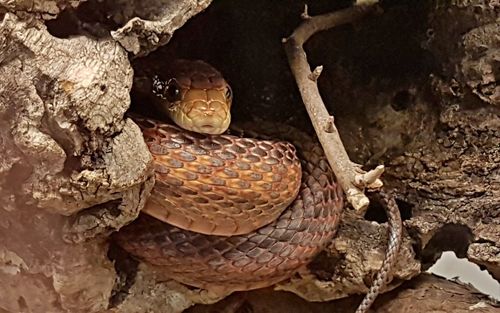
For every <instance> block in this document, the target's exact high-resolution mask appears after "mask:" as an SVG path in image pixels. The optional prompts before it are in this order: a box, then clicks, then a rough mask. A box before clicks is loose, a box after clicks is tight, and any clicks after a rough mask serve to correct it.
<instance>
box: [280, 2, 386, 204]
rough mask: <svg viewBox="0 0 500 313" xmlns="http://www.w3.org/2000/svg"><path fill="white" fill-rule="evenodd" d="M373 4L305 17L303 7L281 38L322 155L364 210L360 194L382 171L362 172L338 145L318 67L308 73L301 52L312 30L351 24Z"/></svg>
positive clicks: (375, 185)
mask: <svg viewBox="0 0 500 313" xmlns="http://www.w3.org/2000/svg"><path fill="white" fill-rule="evenodd" d="M376 8H377V7H376V6H375V5H373V3H370V4H363V5H361V4H359V5H357V6H354V7H352V8H348V9H345V10H341V11H336V12H332V13H328V14H323V15H318V16H309V14H308V13H307V6H306V8H305V11H304V13H303V14H302V18H303V19H304V21H303V22H302V24H301V25H300V26H299V27H297V28H296V29H295V31H294V32H293V33H292V34H291V35H290V36H289V37H288V38H286V39H283V43H284V45H285V51H286V54H287V57H288V62H289V63H290V68H291V70H292V72H293V75H294V76H295V80H296V82H297V85H298V87H299V91H300V94H301V96H302V100H303V102H304V105H305V107H306V109H307V113H308V114H309V117H310V118H311V122H312V124H313V126H314V129H315V131H316V133H317V135H318V139H319V141H320V143H321V145H322V146H323V149H324V150H325V154H326V157H327V159H328V162H329V163H330V166H331V167H332V170H333V171H334V172H335V175H336V176H337V179H338V181H339V184H340V185H341V186H342V189H343V190H344V192H345V194H346V197H347V201H349V203H351V205H352V206H353V207H354V208H355V209H356V210H357V211H358V212H364V211H365V210H366V208H367V207H368V204H369V203H370V202H369V200H368V198H367V197H366V195H365V194H364V189H365V187H369V188H379V187H381V186H382V182H381V180H380V179H379V177H380V175H381V174H382V173H383V171H384V167H383V165H379V166H378V167H377V168H376V169H374V170H372V171H370V172H368V173H364V172H362V171H361V172H360V169H359V168H356V166H355V164H354V163H353V162H351V160H350V159H349V156H348V155H347V152H346V150H345V148H344V145H343V144H342V141H341V139H340V136H339V133H338V131H337V128H336V127H335V124H334V123H333V120H334V119H333V116H331V115H330V114H329V113H328V111H327V110H326V108H325V105H324V103H323V100H322V99H321V95H320V94H319V90H318V85H317V79H318V77H319V75H320V74H321V70H322V67H321V66H318V67H316V69H315V70H314V71H313V72H311V67H310V66H309V63H308V62H307V56H306V53H305V51H304V48H303V45H304V43H305V42H306V41H307V40H308V39H309V38H310V37H311V36H312V35H314V34H315V33H317V32H319V31H322V30H326V29H329V28H332V27H335V26H338V25H342V24H346V23H352V22H354V21H356V20H358V19H360V18H362V17H364V16H366V15H367V14H368V13H371V12H374V11H375V9H376Z"/></svg>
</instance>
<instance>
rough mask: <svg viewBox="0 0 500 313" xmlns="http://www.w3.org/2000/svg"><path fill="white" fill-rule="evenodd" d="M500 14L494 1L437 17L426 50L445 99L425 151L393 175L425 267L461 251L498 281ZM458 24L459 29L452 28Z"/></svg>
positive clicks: (412, 153) (396, 163)
mask: <svg viewBox="0 0 500 313" xmlns="http://www.w3.org/2000/svg"><path fill="white" fill-rule="evenodd" d="M499 9H500V7H499V5H498V3H496V4H495V2H488V1H476V2H474V3H472V4H471V3H470V2H469V1H464V2H463V3H462V2H459V3H457V4H456V5H455V6H451V7H449V8H437V9H436V10H434V11H433V12H432V13H431V14H430V16H429V21H430V24H429V29H428V31H427V34H428V35H429V38H428V39H427V40H426V41H425V42H423V46H424V47H425V48H426V49H428V50H429V51H430V52H431V53H433V55H435V56H436V57H437V58H438V62H439V64H441V69H442V72H441V75H434V76H433V77H432V80H431V86H432V88H433V93H434V94H436V95H437V96H438V97H439V99H441V101H440V103H439V105H440V109H439V112H438V119H437V120H436V124H435V125H434V127H435V129H436V132H435V133H433V134H432V136H429V138H428V139H427V141H426V142H421V143H420V144H421V146H420V147H417V146H415V147H414V148H413V149H411V150H408V151H407V152H406V153H405V154H404V155H402V156H400V157H398V158H396V159H394V160H392V161H391V163H392V164H391V171H390V175H391V176H392V177H394V178H396V179H397V180H401V181H402V183H403V184H402V186H405V187H403V188H400V189H401V193H402V194H404V195H405V196H404V200H405V201H407V202H408V203H410V204H411V205H412V206H414V207H415V211H414V216H415V217H414V218H412V219H410V220H409V221H407V224H406V225H407V227H408V229H409V231H410V232H412V233H413V234H416V236H417V237H418V240H419V245H420V246H421V247H422V250H423V252H424V253H423V256H424V260H423V261H424V263H427V264H428V263H431V262H432V261H433V260H435V259H436V258H437V257H438V256H439V255H440V253H441V251H442V250H454V251H455V252H456V253H457V255H458V256H459V257H467V258H468V259H469V260H470V261H472V262H474V263H476V264H478V265H481V266H482V267H483V268H486V269H487V270H488V271H489V272H490V274H492V275H493V277H494V278H496V279H497V280H500V257H499V252H500V244H499V238H500V220H499V217H500V178H499V177H500V175H499V171H500V166H499V164H500V145H499V144H498V143H499V142H500V114H499V109H500V107H499V106H500V97H499V95H500V87H499V83H498V75H497V74H498V73H497V71H498V64H499V62H500V61H499V60H500V27H499V24H498V21H496V20H495V17H496V16H498V10H499ZM452 19H455V20H458V21H460V22H457V23H452V24H450V23H448V22H446V21H450V20H452ZM462 21H463V23H462ZM450 25H452V29H451V30H450ZM456 43H458V44H456ZM456 47H460V48H459V49H457V48H456ZM424 147H425V148H424ZM444 238H449V239H450V240H443V239H444ZM440 241H441V242H440Z"/></svg>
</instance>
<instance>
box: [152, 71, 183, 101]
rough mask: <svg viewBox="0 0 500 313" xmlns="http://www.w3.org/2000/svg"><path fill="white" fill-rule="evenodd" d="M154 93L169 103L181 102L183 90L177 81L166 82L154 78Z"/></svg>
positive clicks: (156, 77)
mask: <svg viewBox="0 0 500 313" xmlns="http://www.w3.org/2000/svg"><path fill="white" fill-rule="evenodd" d="M153 93H154V94H155V95H157V96H158V97H160V98H162V99H167V100H168V101H169V102H175V101H179V100H181V88H180V86H179V84H178V83H177V81H176V80H175V79H170V80H169V81H168V82H165V81H164V80H162V79H160V78H159V77H158V76H155V77H153Z"/></svg>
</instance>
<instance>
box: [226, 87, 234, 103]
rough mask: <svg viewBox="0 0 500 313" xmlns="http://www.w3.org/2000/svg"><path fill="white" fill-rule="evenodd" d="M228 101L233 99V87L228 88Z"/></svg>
mask: <svg viewBox="0 0 500 313" xmlns="http://www.w3.org/2000/svg"><path fill="white" fill-rule="evenodd" d="M226 99H227V100H232V99H233V91H232V90H231V87H229V86H227V88H226Z"/></svg>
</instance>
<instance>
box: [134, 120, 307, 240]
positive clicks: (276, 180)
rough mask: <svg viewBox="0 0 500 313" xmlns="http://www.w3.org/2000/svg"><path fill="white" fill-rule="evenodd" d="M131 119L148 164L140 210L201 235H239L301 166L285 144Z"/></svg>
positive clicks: (294, 183)
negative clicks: (149, 181)
mask: <svg viewBox="0 0 500 313" xmlns="http://www.w3.org/2000/svg"><path fill="white" fill-rule="evenodd" d="M134 120H135V121H136V122H137V123H138V125H139V126H140V127H141V129H142V132H143V135H144V139H145V141H146V144H147V145H148V147H149V150H150V151H151V154H152V155H153V159H154V164H155V167H156V168H155V169H156V173H155V177H156V183H155V187H154V188H153V191H152V194H151V197H150V198H149V200H148V202H147V203H146V206H145V208H144V209H143V212H145V213H147V214H149V215H151V216H153V217H155V218H157V219H159V220H161V221H163V222H167V223H169V224H171V225H174V226H177V227H179V228H182V229H186V230H190V231H194V232H198V233H202V234H208V235H220V236H229V235H240V234H246V233H249V232H251V231H253V230H255V229H257V228H259V227H262V226H264V225H267V224H269V223H271V222H272V221H274V220H276V218H278V216H279V215H280V214H281V213H282V212H283V210H285V209H286V208H287V207H288V206H289V205H290V203H292V201H293V200H294V199H295V198H296V196H297V194H298V192H299V187H300V178H301V175H302V172H301V165H300V161H299V159H298V158H297V156H296V151H295V147H294V146H293V145H291V144H289V143H287V142H284V141H277V140H274V141H269V140H257V139H253V138H238V137H235V136H230V135H220V136H206V135H202V134H198V133H193V132H187V131H185V130H181V129H180V128H178V127H176V126H172V125H169V124H161V123H159V122H154V121H152V120H148V119H144V118H139V117H134Z"/></svg>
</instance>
